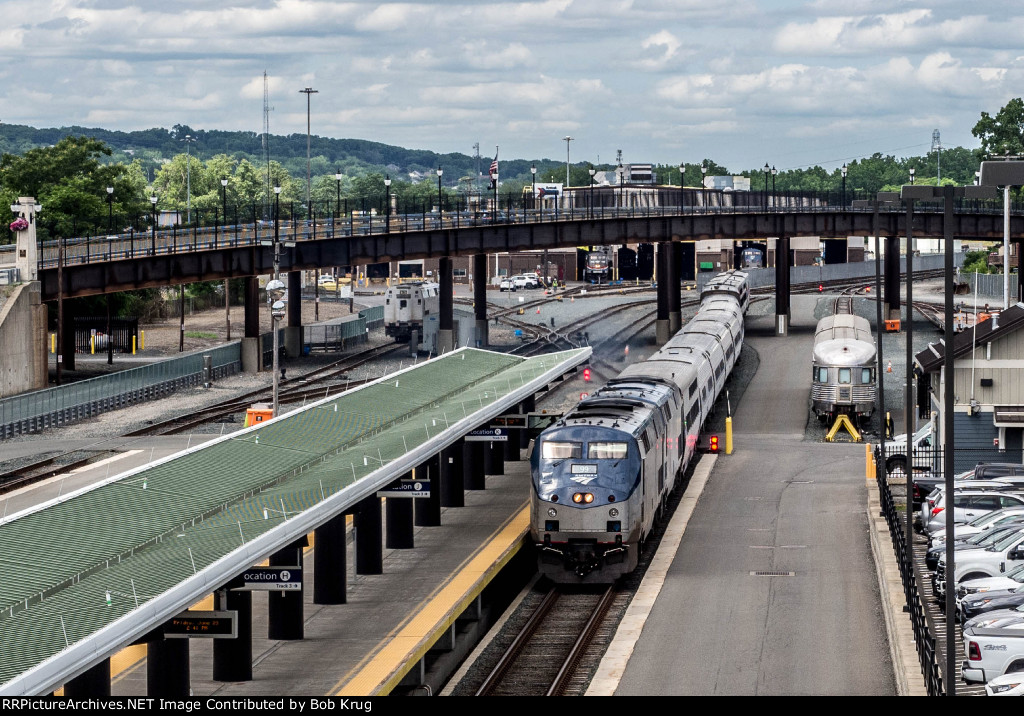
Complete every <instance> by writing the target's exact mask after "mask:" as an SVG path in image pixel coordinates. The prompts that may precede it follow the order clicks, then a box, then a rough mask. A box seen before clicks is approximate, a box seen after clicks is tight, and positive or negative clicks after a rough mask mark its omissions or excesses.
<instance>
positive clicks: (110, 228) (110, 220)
mask: <svg viewBox="0 0 1024 716" xmlns="http://www.w3.org/2000/svg"><path fill="white" fill-rule="evenodd" d="M107 233H108V234H112V233H114V187H112V186H108V187H107Z"/></svg>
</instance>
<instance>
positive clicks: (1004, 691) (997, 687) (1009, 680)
mask: <svg viewBox="0 0 1024 716" xmlns="http://www.w3.org/2000/svg"><path fill="white" fill-rule="evenodd" d="M985 693H986V694H987V695H989V696H1024V672H1019V671H1016V672H1012V673H1009V674H1003V675H1002V676H997V677H996V678H994V679H990V680H989V682H988V683H987V684H985Z"/></svg>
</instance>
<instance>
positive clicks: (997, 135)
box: [971, 97, 1024, 156]
mask: <svg viewBox="0 0 1024 716" xmlns="http://www.w3.org/2000/svg"><path fill="white" fill-rule="evenodd" d="M971 134H973V135H974V136H975V137H977V138H978V139H980V140H981V151H982V153H984V154H988V155H990V156H995V155H1000V154H1012V155H1017V156H1020V155H1022V154H1024V100H1022V99H1021V98H1020V97H1016V98H1014V99H1011V100H1010V101H1009V102H1007V103H1006V104H1005V105H1003V107H1002V109H1000V110H999V112H997V113H996V116H995V117H992V116H990V115H989V113H988V112H982V113H981V119H979V120H978V123H977V124H975V125H974V129H972V130H971Z"/></svg>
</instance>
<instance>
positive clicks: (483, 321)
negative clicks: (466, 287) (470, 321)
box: [473, 254, 490, 348]
mask: <svg viewBox="0 0 1024 716" xmlns="http://www.w3.org/2000/svg"><path fill="white" fill-rule="evenodd" d="M473 311H474V314H475V316H474V318H475V319H476V340H477V347H478V348H486V347H487V346H488V345H490V336H489V334H488V331H487V254H474V255H473Z"/></svg>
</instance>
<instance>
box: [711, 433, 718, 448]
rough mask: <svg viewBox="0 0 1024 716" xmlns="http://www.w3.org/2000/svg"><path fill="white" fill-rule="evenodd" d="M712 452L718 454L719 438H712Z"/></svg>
mask: <svg viewBox="0 0 1024 716" xmlns="http://www.w3.org/2000/svg"><path fill="white" fill-rule="evenodd" d="M711 452H718V436H717V435H712V436H711Z"/></svg>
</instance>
